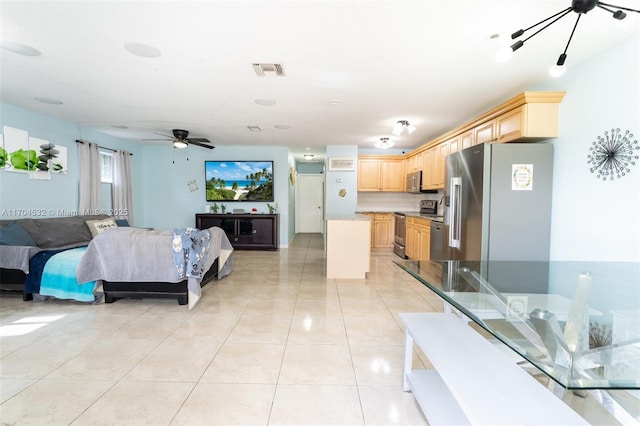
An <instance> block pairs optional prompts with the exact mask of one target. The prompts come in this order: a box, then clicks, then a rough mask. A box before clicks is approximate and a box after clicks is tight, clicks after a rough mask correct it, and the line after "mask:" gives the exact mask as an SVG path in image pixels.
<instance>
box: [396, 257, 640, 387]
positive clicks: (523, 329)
mask: <svg viewBox="0 0 640 426" xmlns="http://www.w3.org/2000/svg"><path fill="white" fill-rule="evenodd" d="M395 263H396V264H397V265H399V266H400V267H401V268H402V269H404V270H405V271H406V272H408V273H409V274H411V275H412V276H413V277H415V278H416V279H417V280H418V281H420V282H421V283H422V284H424V285H425V286H427V287H428V288H429V289H431V290H432V291H434V292H435V293H436V294H437V295H438V296H440V297H441V298H442V299H443V300H444V301H445V302H446V303H447V304H448V305H450V306H451V307H453V308H454V309H455V310H458V311H460V312H461V313H462V314H464V315H465V316H467V317H468V318H470V319H471V320H472V321H473V322H475V323H477V324H478V325H479V326H480V327H482V328H483V329H484V330H486V331H487V332H489V333H490V334H491V335H492V336H494V337H495V338H497V339H499V340H500V341H502V342H503V343H504V344H506V345H507V346H508V347H510V348H511V349H513V350H514V351H515V352H517V353H518V354H520V355H521V356H522V357H523V358H524V359H526V360H527V361H528V362H530V363H531V364H532V365H534V366H535V367H537V368H538V369H539V370H540V371H542V372H543V373H544V374H546V375H547V376H549V377H550V378H551V379H553V380H555V381H556V382H557V383H558V384H560V385H561V386H563V387H565V388H567V389H640V263H632V262H522V261H491V262H489V261H484V262H479V261H412V260H398V261H395ZM469 356H473V354H469Z"/></svg>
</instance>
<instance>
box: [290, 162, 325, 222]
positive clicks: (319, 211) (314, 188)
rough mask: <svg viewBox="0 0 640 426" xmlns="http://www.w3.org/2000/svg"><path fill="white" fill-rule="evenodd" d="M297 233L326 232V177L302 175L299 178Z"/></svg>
mask: <svg viewBox="0 0 640 426" xmlns="http://www.w3.org/2000/svg"><path fill="white" fill-rule="evenodd" d="M297 183H298V188H297V194H296V213H297V214H296V224H297V226H296V232H300V233H318V232H319V233H322V232H323V230H324V175H322V174H317V175H307V174H300V175H298V178H297Z"/></svg>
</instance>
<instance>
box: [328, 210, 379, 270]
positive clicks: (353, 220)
mask: <svg viewBox="0 0 640 426" xmlns="http://www.w3.org/2000/svg"><path fill="white" fill-rule="evenodd" d="M325 219H326V221H327V224H326V230H327V232H326V244H325V248H326V259H327V278H356V279H364V278H366V274H367V272H369V269H370V258H371V218H370V217H368V216H365V215H360V214H349V215H328V216H326V218H325Z"/></svg>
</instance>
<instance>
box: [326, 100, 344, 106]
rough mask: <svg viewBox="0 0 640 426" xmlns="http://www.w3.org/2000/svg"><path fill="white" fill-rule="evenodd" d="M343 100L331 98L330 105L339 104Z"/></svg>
mask: <svg viewBox="0 0 640 426" xmlns="http://www.w3.org/2000/svg"><path fill="white" fill-rule="evenodd" d="M341 102H342V101H341V100H340V99H329V105H339V104H340V103H341Z"/></svg>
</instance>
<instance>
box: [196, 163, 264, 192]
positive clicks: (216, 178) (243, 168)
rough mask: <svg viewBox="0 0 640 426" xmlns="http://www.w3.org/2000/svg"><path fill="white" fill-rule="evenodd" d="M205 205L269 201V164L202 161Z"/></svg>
mask: <svg viewBox="0 0 640 426" xmlns="http://www.w3.org/2000/svg"><path fill="white" fill-rule="evenodd" d="M204 166H205V179H206V191H207V201H273V162H271V161H205V164H204Z"/></svg>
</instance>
